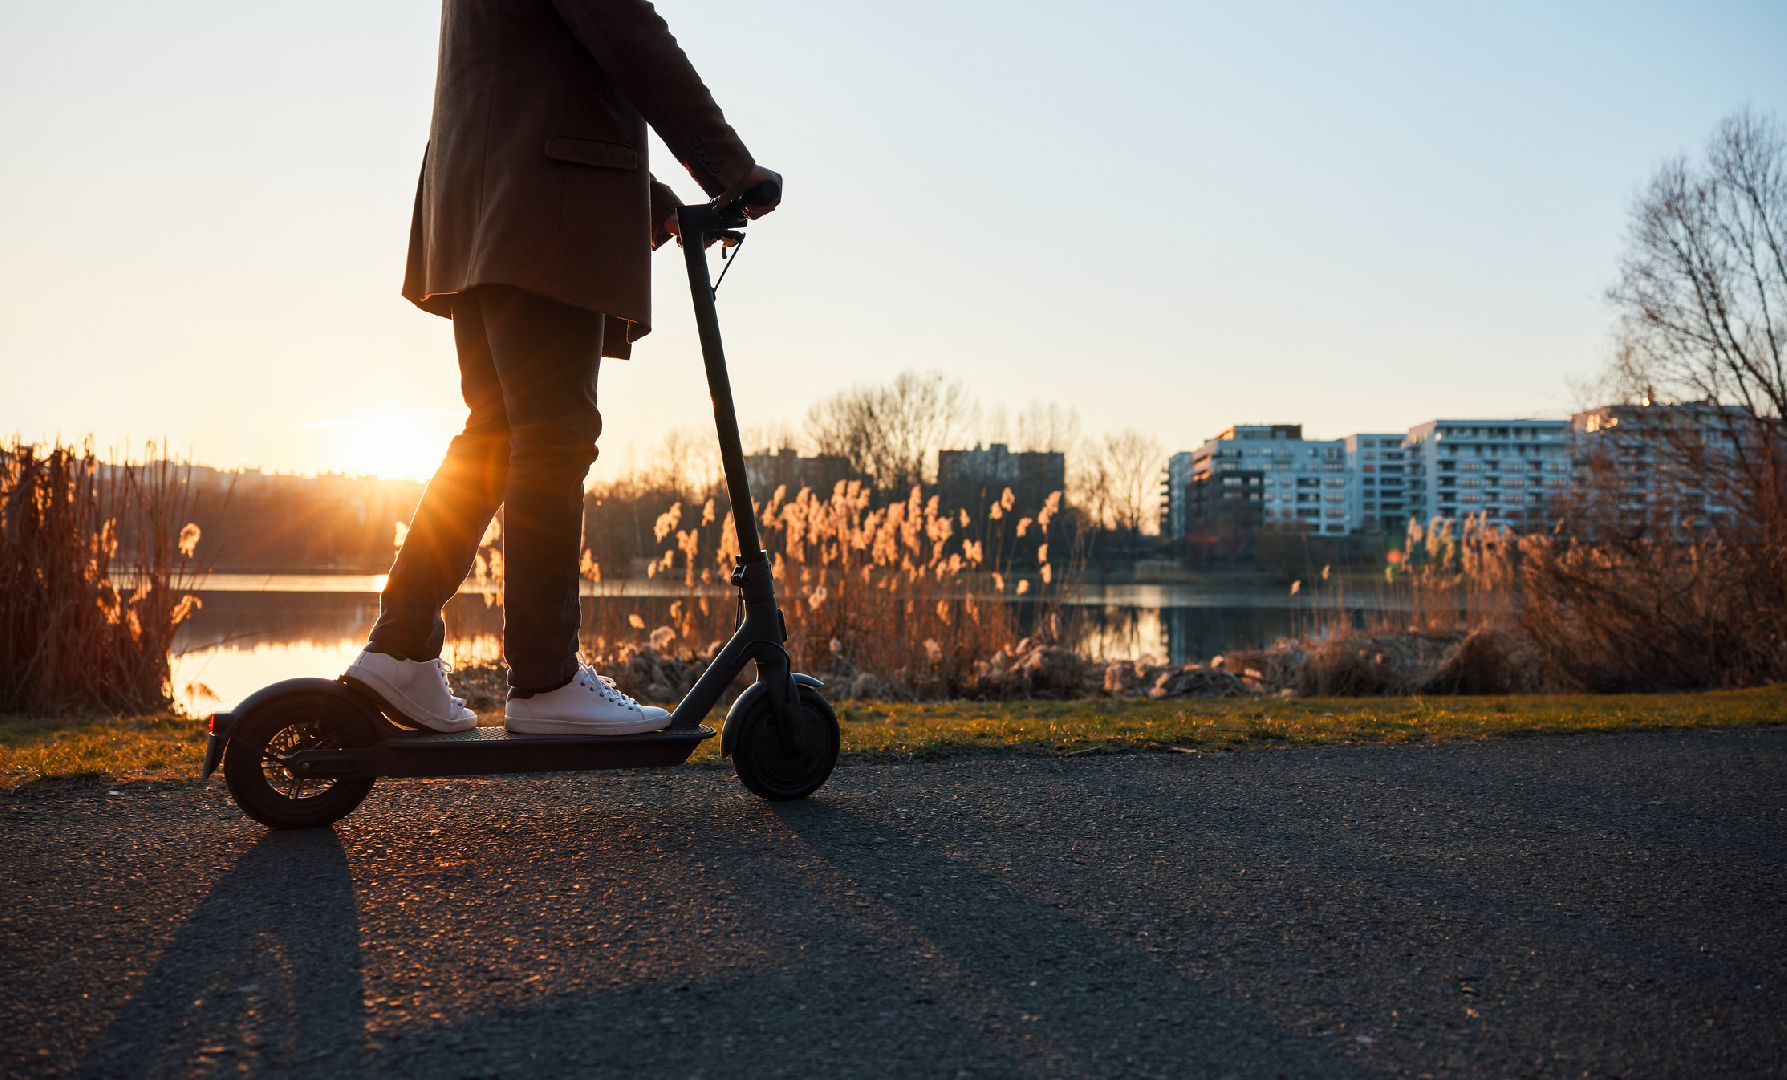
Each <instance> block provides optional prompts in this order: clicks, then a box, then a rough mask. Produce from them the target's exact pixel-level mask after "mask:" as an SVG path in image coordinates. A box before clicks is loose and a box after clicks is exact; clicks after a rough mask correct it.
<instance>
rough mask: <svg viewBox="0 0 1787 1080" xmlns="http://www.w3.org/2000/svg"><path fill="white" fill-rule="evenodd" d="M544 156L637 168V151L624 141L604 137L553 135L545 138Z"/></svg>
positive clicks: (608, 165) (606, 165)
mask: <svg viewBox="0 0 1787 1080" xmlns="http://www.w3.org/2000/svg"><path fill="white" fill-rule="evenodd" d="M546 156H547V157H549V158H552V159H553V160H555V161H574V162H576V163H577V164H579V165H594V166H597V167H598V168H603V169H637V168H638V167H639V152H638V151H637V150H634V149H633V148H632V147H631V146H628V145H626V144H625V143H617V142H609V141H608V140H606V139H581V138H578V137H576V136H574V135H554V136H552V137H551V138H550V139H547V140H546Z"/></svg>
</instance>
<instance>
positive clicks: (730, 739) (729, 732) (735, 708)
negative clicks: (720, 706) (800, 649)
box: [720, 671, 825, 757]
mask: <svg viewBox="0 0 1787 1080" xmlns="http://www.w3.org/2000/svg"><path fill="white" fill-rule="evenodd" d="M794 681H795V682H797V683H799V684H800V685H802V686H811V687H813V688H814V689H818V688H819V687H821V686H824V685H825V684H824V683H822V682H820V681H819V680H818V679H815V678H813V677H812V676H811V675H804V674H802V673H801V672H798V671H797V672H795V673H794ZM767 693H769V684H767V683H764V682H761V681H760V682H754V683H752V684H751V685H749V686H747V687H745V692H744V693H742V694H740V695H738V699H737V700H736V701H734V702H733V703H732V708H730V709H727V710H726V726H725V728H723V729H722V730H721V732H720V756H721V757H731V756H732V748H733V745H734V744H735V743H737V742H738V729H739V727H740V726H741V725H739V724H736V723H733V721H734V720H743V719H744V718H745V716H746V714H748V713H749V712H750V711H751V706H752V705H754V704H755V703H756V701H757V699H758V698H760V697H762V696H763V695H765V694H767Z"/></svg>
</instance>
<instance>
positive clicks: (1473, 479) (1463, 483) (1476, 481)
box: [1458, 476, 1483, 487]
mask: <svg viewBox="0 0 1787 1080" xmlns="http://www.w3.org/2000/svg"><path fill="white" fill-rule="evenodd" d="M1458 486H1459V487H1482V486H1483V478H1482V477H1480V476H1466V477H1464V478H1463V479H1461V480H1459V481H1458Z"/></svg>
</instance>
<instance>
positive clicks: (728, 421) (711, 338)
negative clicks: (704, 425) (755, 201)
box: [676, 205, 768, 563]
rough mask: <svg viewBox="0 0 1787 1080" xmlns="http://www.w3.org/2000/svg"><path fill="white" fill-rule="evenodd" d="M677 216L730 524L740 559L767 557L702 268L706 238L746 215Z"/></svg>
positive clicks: (701, 209) (701, 212)
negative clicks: (729, 503)
mask: <svg viewBox="0 0 1787 1080" xmlns="http://www.w3.org/2000/svg"><path fill="white" fill-rule="evenodd" d="M676 220H677V228H678V231H680V232H681V234H682V244H683V258H684V260H686V261H687V263H688V268H689V293H690V296H691V298H692V299H693V300H694V301H695V326H696V329H697V330H698V331H699V332H700V334H701V359H702V363H703V364H704V365H705V366H706V368H707V389H708V393H709V395H710V396H711V397H712V399H713V405H714V427H715V428H716V429H717V430H718V433H719V438H720V463H721V465H722V466H723V467H724V468H725V471H726V493H727V495H728V496H730V497H731V499H732V523H733V526H734V527H735V528H736V529H737V531H738V550H739V560H740V562H742V563H753V562H761V561H763V560H764V559H766V558H768V556H767V554H766V553H765V552H764V551H763V545H762V543H761V541H759V540H758V538H757V511H756V508H755V507H753V506H752V505H751V487H750V484H749V483H748V482H747V480H746V477H745V451H744V446H743V444H742V441H741V440H740V438H739V434H738V413H737V411H736V410H735V409H734V408H733V405H732V381H731V379H729V378H728V377H727V375H726V355H725V353H724V352H723V351H722V350H721V348H720V317H719V314H718V313H717V312H716V311H715V310H714V289H713V285H712V283H711V281H710V279H709V277H708V271H707V244H706V240H707V237H708V236H709V235H711V234H714V233H719V232H723V231H725V230H727V229H730V228H735V227H738V226H742V225H744V223H745V217H744V214H743V213H738V214H736V215H734V214H725V215H722V214H721V213H719V212H718V211H716V210H714V208H713V207H711V206H707V205H696V206H683V207H679V208H678V209H677V211H676Z"/></svg>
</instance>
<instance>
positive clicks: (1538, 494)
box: [1379, 420, 1571, 529]
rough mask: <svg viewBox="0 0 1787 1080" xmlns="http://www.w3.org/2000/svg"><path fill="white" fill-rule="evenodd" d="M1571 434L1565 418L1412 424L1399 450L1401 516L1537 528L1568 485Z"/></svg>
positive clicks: (1568, 423)
mask: <svg viewBox="0 0 1787 1080" xmlns="http://www.w3.org/2000/svg"><path fill="white" fill-rule="evenodd" d="M1570 435H1571V425H1570V421H1568V420H1429V421H1427V422H1426V423H1425V424H1419V425H1416V426H1415V427H1412V428H1410V429H1409V430H1408V434H1407V435H1406V436H1405V437H1404V439H1403V447H1402V449H1403V453H1404V455H1405V457H1406V460H1405V462H1404V464H1405V466H1406V468H1407V472H1406V473H1405V474H1404V479H1405V485H1404V489H1403V490H1404V491H1405V493H1406V498H1405V500H1404V503H1405V505H1406V507H1407V512H1408V516H1409V517H1414V518H1417V519H1420V520H1422V521H1426V520H1428V519H1430V518H1433V517H1441V518H1457V517H1462V516H1464V515H1466V514H1481V515H1483V517H1484V518H1485V519H1486V520H1488V521H1490V522H1493V523H1496V524H1501V525H1508V526H1510V527H1512V528H1515V529H1532V528H1535V527H1542V526H1544V525H1546V524H1548V523H1549V522H1550V521H1551V520H1552V514H1551V505H1552V501H1553V500H1554V499H1556V498H1557V497H1558V496H1559V495H1562V494H1563V493H1564V491H1566V490H1567V489H1568V488H1569V486H1570V475H1571V441H1570ZM1379 490H1380V491H1381V490H1382V489H1381V487H1380V489H1379Z"/></svg>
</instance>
